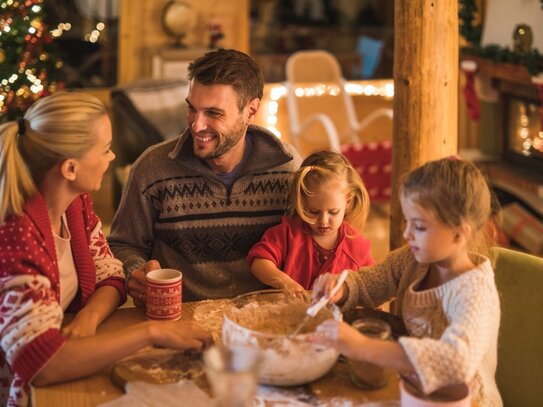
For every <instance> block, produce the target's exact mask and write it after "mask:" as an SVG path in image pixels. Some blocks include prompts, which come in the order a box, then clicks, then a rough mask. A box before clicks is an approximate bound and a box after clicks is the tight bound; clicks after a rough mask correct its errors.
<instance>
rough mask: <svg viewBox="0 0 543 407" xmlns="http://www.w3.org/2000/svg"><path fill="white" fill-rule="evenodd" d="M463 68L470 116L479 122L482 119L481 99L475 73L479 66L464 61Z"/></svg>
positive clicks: (465, 97)
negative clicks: (478, 95)
mask: <svg viewBox="0 0 543 407" xmlns="http://www.w3.org/2000/svg"><path fill="white" fill-rule="evenodd" d="M461 67H462V69H463V71H464V73H465V74H466V85H465V86H464V99H465V100H466V106H467V108H468V115H469V117H470V118H471V119H472V120H475V121H478V120H479V117H481V107H480V105H479V98H478V97H477V92H476V91H475V71H476V69H477V65H476V64H475V62H473V61H462V64H461Z"/></svg>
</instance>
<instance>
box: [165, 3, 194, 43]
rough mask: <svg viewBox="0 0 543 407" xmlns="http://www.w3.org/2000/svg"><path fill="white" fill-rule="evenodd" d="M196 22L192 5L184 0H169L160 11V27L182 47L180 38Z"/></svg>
mask: <svg viewBox="0 0 543 407" xmlns="http://www.w3.org/2000/svg"><path fill="white" fill-rule="evenodd" d="M195 22H196V13H195V11H194V9H193V8H192V6H191V5H190V4H188V3H185V2H184V1H180V0H170V1H169V2H168V3H167V4H166V6H164V10H163V11H162V27H163V28H164V31H165V32H166V34H168V35H169V36H170V37H173V38H174V39H175V42H176V45H177V46H180V47H184V45H183V44H182V43H181V40H182V39H183V37H185V35H186V34H187V33H188V32H190V30H192V28H193V27H194V24H195Z"/></svg>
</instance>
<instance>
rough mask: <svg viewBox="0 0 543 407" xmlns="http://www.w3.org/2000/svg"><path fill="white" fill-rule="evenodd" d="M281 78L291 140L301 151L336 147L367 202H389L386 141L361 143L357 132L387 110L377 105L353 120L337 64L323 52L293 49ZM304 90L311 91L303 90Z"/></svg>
mask: <svg viewBox="0 0 543 407" xmlns="http://www.w3.org/2000/svg"><path fill="white" fill-rule="evenodd" d="M286 77H287V80H286V82H285V87H286V89H287V107H288V117H289V127H290V140H291V142H292V144H293V145H294V146H295V147H296V148H297V149H298V151H300V153H301V154H302V155H306V153H307V152H309V153H310V152H312V151H317V150H322V149H326V148H329V149H332V150H335V151H338V152H341V153H342V154H343V155H344V156H345V157H346V158H347V159H348V160H349V161H350V162H351V163H352V164H353V166H354V167H355V168H356V170H357V171H358V173H359V174H360V176H361V177H362V179H363V180H364V182H365V183H366V187H367V189H368V192H369V194H370V199H371V200H372V202H386V201H389V200H390V184H391V169H392V165H391V162H392V146H391V143H390V141H388V140H387V141H384V142H377V143H375V142H373V143H367V142H362V141H366V140H364V137H363V136H362V137H361V133H362V132H363V131H364V130H365V129H366V128H367V127H368V126H369V125H370V124H372V123H373V122H375V121H376V120H378V119H380V118H383V117H384V118H386V119H388V120H392V109H389V108H378V109H375V110H374V111H372V112H371V113H370V114H368V115H367V116H365V117H364V118H363V119H362V120H359V119H358V117H357V115H356V111H355V109H354V104H353V100H352V98H351V96H350V95H349V93H348V92H347V89H346V84H347V82H346V81H345V79H344V78H343V75H342V72H341V68H340V65H339V63H338V61H337V59H336V58H335V57H334V56H333V55H332V54H330V53H329V52H327V51H322V50H310V51H297V52H295V53H293V54H292V55H291V56H290V57H289V58H288V60H287V63H286ZM317 85H318V86H317ZM304 89H307V92H309V93H311V94H310V95H305V92H304ZM306 96H307V97H306ZM323 133H324V135H323ZM306 146H308V148H307V149H306V148H305V147H306ZM306 150H309V151H306Z"/></svg>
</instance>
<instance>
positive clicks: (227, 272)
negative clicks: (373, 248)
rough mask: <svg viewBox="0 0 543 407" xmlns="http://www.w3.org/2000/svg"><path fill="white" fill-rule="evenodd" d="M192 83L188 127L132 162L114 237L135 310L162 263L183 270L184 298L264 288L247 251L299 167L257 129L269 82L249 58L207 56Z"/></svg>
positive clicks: (295, 157)
mask: <svg viewBox="0 0 543 407" xmlns="http://www.w3.org/2000/svg"><path fill="white" fill-rule="evenodd" d="M189 79H190V88H189V93H188V97H187V99H186V101H187V105H188V109H187V111H188V113H187V121H188V125H189V127H188V128H187V129H186V130H185V132H184V133H183V134H182V135H181V137H180V138H178V139H174V140H168V141H165V142H163V143H160V144H157V145H155V146H152V147H150V148H149V149H148V150H146V151H145V152H144V153H143V154H142V156H141V157H140V158H139V159H138V160H137V161H136V162H135V164H134V166H133V168H132V172H131V175H130V177H129V180H128V184H127V186H126V189H125V191H124V193H123V197H122V199H121V203H120V206H119V209H118V212H117V214H116V215H115V218H114V219H113V224H112V230H111V234H110V236H109V239H108V240H109V243H110V246H111V249H112V250H113V253H114V254H115V256H116V257H117V258H119V259H120V260H121V261H122V262H123V263H124V268H125V272H126V274H127V278H128V283H127V286H128V293H129V294H130V295H131V296H132V297H133V298H134V302H135V303H136V305H143V303H144V302H145V271H149V270H152V269H154V268H158V267H160V266H162V267H165V268H166V267H171V268H176V269H179V270H181V272H182V273H183V300H184V301H194V300H201V299H209V298H222V297H231V296H235V295H238V294H241V293H244V292H248V291H253V290H256V289H261V288H263V286H262V284H261V283H260V282H258V280H256V279H255V278H254V277H253V276H252V274H251V272H250V270H249V265H248V264H247V261H246V255H247V253H248V251H249V249H250V248H251V247H252V245H253V244H255V243H256V242H258V241H259V239H260V237H261V236H262V234H263V233H264V231H265V230H266V229H268V228H269V227H270V226H272V225H275V224H277V223H279V221H280V218H281V216H282V215H283V213H284V210H285V206H286V196H287V188H288V178H289V176H290V173H291V172H292V171H294V170H296V169H297V168H298V167H299V166H300V163H301V157H300V155H299V154H298V153H297V152H296V151H295V149H294V148H293V147H292V146H290V145H287V144H283V143H282V142H281V141H280V140H278V139H277V138H276V137H275V136H274V135H273V134H272V133H270V132H269V131H267V130H266V129H264V128H262V127H259V126H255V125H253V122H254V119H255V116H256V114H257V112H258V109H259V107H260V101H261V99H262V94H263V88H264V77H263V74H262V71H261V70H260V67H259V66H258V65H257V64H256V62H255V61H254V60H253V59H252V58H251V57H249V56H248V55H246V54H244V53H242V52H239V51H235V50H224V49H220V50H217V51H213V52H210V53H207V54H206V55H205V56H203V57H201V58H198V59H197V60H195V61H194V62H193V63H191V64H190V65H189ZM150 259H153V260H150ZM157 261H158V263H157Z"/></svg>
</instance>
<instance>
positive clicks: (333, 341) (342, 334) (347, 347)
mask: <svg viewBox="0 0 543 407" xmlns="http://www.w3.org/2000/svg"><path fill="white" fill-rule="evenodd" d="M307 340H308V341H309V342H311V343H316V344H319V345H325V346H329V347H332V348H334V349H336V350H337V351H338V352H340V353H341V354H342V355H345V356H346V357H348V358H349V359H353V360H356V359H360V358H361V356H360V352H359V351H360V349H363V348H364V346H367V344H368V341H369V340H370V338H368V337H367V336H365V335H363V334H361V333H360V332H359V331H358V330H356V329H354V328H353V327H352V326H350V325H349V324H347V323H345V322H340V321H335V320H333V319H329V320H326V321H324V322H323V323H322V324H320V325H319V326H318V327H317V329H316V331H315V332H314V333H311V334H309V335H308V336H307Z"/></svg>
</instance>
